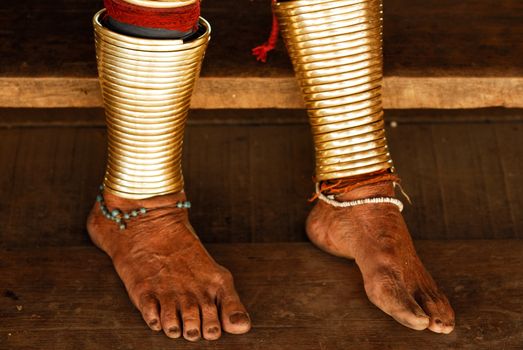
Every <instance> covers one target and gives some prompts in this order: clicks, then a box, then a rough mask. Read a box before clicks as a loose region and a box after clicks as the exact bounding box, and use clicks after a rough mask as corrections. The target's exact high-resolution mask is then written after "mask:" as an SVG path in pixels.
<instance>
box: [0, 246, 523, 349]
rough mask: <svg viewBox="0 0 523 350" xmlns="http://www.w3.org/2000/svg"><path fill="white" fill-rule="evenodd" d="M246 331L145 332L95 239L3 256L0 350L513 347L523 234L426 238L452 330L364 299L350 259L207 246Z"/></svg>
mask: <svg viewBox="0 0 523 350" xmlns="http://www.w3.org/2000/svg"><path fill="white" fill-rule="evenodd" d="M209 248H210V251H211V253H212V254H213V255H214V256H215V257H216V259H217V260H218V262H220V263H222V264H224V265H225V266H227V267H228V268H230V269H231V270H232V272H233V273H234V275H235V276H236V278H235V280H236V285H237V287H238V290H239V293H240V295H241V297H242V298H243V301H244V303H245V304H246V306H247V308H248V309H249V311H250V314H251V317H252V319H253V329H252V331H251V332H250V333H249V334H247V335H243V336H232V335H225V336H224V337H223V338H222V339H221V340H219V341H216V342H207V341H202V342H200V343H197V344H191V343H189V342H187V341H184V340H170V339H168V338H167V337H165V336H163V335H162V334H155V333H152V332H151V331H149V330H147V328H146V326H145V325H144V324H143V321H142V319H141V316H140V314H139V313H138V312H137V311H136V310H135V309H134V308H133V306H132V305H131V303H130V302H129V300H128V299H127V296H126V293H125V290H124V288H123V286H122V285H121V282H120V281H119V280H118V277H117V276H116V274H115V273H114V271H113V269H112V266H111V262H110V260H109V259H108V258H107V257H106V256H105V255H104V254H102V253H101V252H99V251H98V250H97V249H95V248H94V247H91V246H85V247H76V248H64V247H56V248H53V247H50V248H36V249H31V248H28V249H13V250H3V251H0V276H1V281H2V286H1V292H2V294H3V295H1V296H0V319H1V321H2V322H1V323H0V349H38V350H42V349H53V350H70V349H83V350H91V349H92V350H102V349H144V350H145V349H155V350H160V349H224V350H225V349H227V350H232V349H289V350H296V349H299V350H308V349H322V350H323V349H340V350H341V349H376V350H382V349H401V350H404V349H431V350H436V349H442V350H443V349H445V350H447V349H471V350H481V349H500V350H501V349H505V350H508V349H514V350H516V349H521V348H522V347H523V303H521V300H522V296H523V261H522V259H521V252H522V251H523V241H504V240H496V241H447V242H434V241H422V242H418V243H417V248H418V251H419V254H420V256H421V258H422V259H423V261H424V262H425V264H426V265H427V267H428V269H429V270H430V271H431V272H432V273H433V276H434V277H435V278H436V279H437V280H438V281H439V282H440V285H441V287H442V289H443V290H444V291H445V292H446V293H447V295H448V296H449V298H450V301H451V302H452V304H453V306H454V308H455V311H456V313H457V319H456V329H455V331H454V332H453V333H451V334H450V335H438V334H434V333H431V332H428V331H423V332H417V331H412V330H409V329H406V328H404V327H402V326H400V325H399V324H397V323H396V322H394V321H393V320H392V319H391V318H390V317H388V316H386V315H385V314H383V313H382V312H380V311H379V310H378V309H377V308H376V307H374V306H373V305H372V304H370V302H369V301H368V300H367V299H366V297H365V293H364V290H363V285H362V282H361V276H360V273H359V271H358V269H357V267H356V265H355V264H354V263H353V262H349V261H345V260H342V259H339V258H335V257H332V256H329V255H327V254H325V253H323V252H320V251H319V250H317V249H316V248H313V247H312V246H311V245H309V244H307V243H294V244H293V243H287V244H228V245H210V246H209Z"/></svg>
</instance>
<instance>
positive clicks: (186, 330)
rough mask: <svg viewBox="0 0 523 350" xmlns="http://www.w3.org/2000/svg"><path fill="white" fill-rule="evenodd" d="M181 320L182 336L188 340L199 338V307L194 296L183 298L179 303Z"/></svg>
mask: <svg viewBox="0 0 523 350" xmlns="http://www.w3.org/2000/svg"><path fill="white" fill-rule="evenodd" d="M180 313H181V316H182V322H183V337H184V338H185V339H187V340H189V341H197V340H198V339H200V334H201V332H200V309H199V307H198V304H197V303H196V298H192V297H189V298H183V300H182V301H181V303H180Z"/></svg>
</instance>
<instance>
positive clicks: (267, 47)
mask: <svg viewBox="0 0 523 350" xmlns="http://www.w3.org/2000/svg"><path fill="white" fill-rule="evenodd" d="M272 2H273V3H275V2H276V0H272ZM277 42H278V19H277V18H276V15H275V14H274V11H273V12H272V28H271V34H270V35H269V39H268V40H267V41H266V42H265V43H263V44H261V45H260V46H256V47H255V48H254V49H252V51H251V52H252V54H253V55H254V56H256V61H261V62H263V63H265V62H267V53H268V52H269V51H272V50H274V48H275V47H276V43H277Z"/></svg>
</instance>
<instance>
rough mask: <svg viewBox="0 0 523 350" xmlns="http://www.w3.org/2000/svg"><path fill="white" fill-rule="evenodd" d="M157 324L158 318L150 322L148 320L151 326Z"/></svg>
mask: <svg viewBox="0 0 523 350" xmlns="http://www.w3.org/2000/svg"><path fill="white" fill-rule="evenodd" d="M157 324H158V320H152V321H151V322H149V326H151V327H154V326H156V325H157Z"/></svg>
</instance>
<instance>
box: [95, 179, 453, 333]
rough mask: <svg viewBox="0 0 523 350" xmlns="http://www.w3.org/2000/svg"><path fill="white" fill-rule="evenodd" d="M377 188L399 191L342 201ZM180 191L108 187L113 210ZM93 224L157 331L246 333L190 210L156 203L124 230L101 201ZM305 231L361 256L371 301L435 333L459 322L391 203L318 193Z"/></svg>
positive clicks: (164, 200)
mask: <svg viewBox="0 0 523 350" xmlns="http://www.w3.org/2000/svg"><path fill="white" fill-rule="evenodd" d="M377 196H394V189H393V186H392V183H390V182H386V183H380V184H375V185H368V186H364V187H361V188H358V189H355V190H353V191H351V192H349V193H346V194H343V195H341V196H339V197H338V200H341V201H344V200H352V199H360V198H368V197H377ZM184 200H185V195H184V194H183V193H178V194H174V195H166V196H160V197H154V198H150V199H147V200H129V199H123V198H119V197H116V196H114V195H111V194H110V193H106V194H105V202H106V205H107V206H108V207H109V208H110V209H113V208H119V209H121V210H123V211H130V210H132V209H136V208H139V207H147V208H154V207H165V206H169V205H173V204H175V203H176V202H178V201H184ZM87 228H88V231H89V234H90V236H91V239H92V240H93V242H94V243H95V244H96V245H97V246H98V247H100V248H101V249H102V250H104V251H105V252H106V253H107V254H108V255H109V256H110V257H111V258H112V260H113V263H114V266H115V268H116V271H117V272H118V274H119V275H120V278H121V279H122V281H123V282H124V284H125V287H126V289H127V291H128V293H129V296H130V299H131V301H132V302H133V303H134V305H135V306H136V307H137V308H138V310H140V312H141V313H142V316H143V318H144V320H145V322H146V323H147V324H148V325H149V327H150V328H151V329H152V330H155V331H160V330H163V331H164V332H165V334H166V335H167V336H168V337H171V338H178V337H180V336H181V335H183V337H184V338H185V339H187V340H190V341H196V340H198V339H200V338H201V337H202V336H203V338H205V339H208V340H215V339H218V338H219V337H220V336H221V333H222V330H223V331H225V332H228V333H233V334H241V333H246V332H248V331H249V329H250V328H251V320H250V318H249V315H248V313H247V311H246V310H245V307H244V306H243V304H242V303H241V301H240V299H239V297H238V294H237V293H236V291H235V288H234V283H233V279H232V276H231V274H230V272H229V271H228V270H227V269H225V268H224V267H222V266H220V265H218V264H217V263H216V262H215V261H214V260H213V259H212V257H211V256H210V255H209V254H208V253H207V251H206V250H205V248H204V247H203V245H202V244H201V242H200V240H199V239H198V238H197V236H196V234H195V233H194V230H193V228H192V227H191V225H190V223H189V220H188V216H187V211H186V209H178V208H169V209H159V210H153V211H150V212H148V213H147V215H145V216H139V217H138V218H136V219H133V220H131V221H130V222H129V224H128V228H127V229H126V230H124V231H120V230H119V228H118V227H117V225H116V224H115V223H114V222H112V221H110V220H107V219H106V218H105V217H104V216H102V214H101V211H100V208H99V206H98V203H96V204H95V206H94V207H93V209H92V211H91V214H90V215H89V218H88V223H87ZM307 234H308V236H309V238H310V240H311V241H312V242H313V243H314V244H315V245H317V246H318V247H319V248H321V249H323V250H324V251H326V252H328V253H330V254H333V255H336V256H340V257H344V258H348V259H355V261H356V263H357V264H358V266H359V267H360V270H361V272H362V275H363V279H364V284H365V290H366V292H367V295H368V297H369V299H370V301H371V302H372V303H374V304H375V305H376V306H377V307H379V308H380V309H381V310H383V311H384V312H385V313H387V314H389V315H391V316H392V317H393V318H394V319H396V320H397V321H398V322H399V323H401V324H403V325H405V326H407V327H410V328H412V329H417V330H422V329H426V328H428V329H430V330H432V331H434V332H437V333H450V332H451V331H452V330H453V328H454V311H453V310H452V307H451V306H450V304H449V302H448V300H447V298H446V297H445V295H444V294H443V293H442V292H441V291H440V290H439V288H438V287H437V285H436V283H435V282H434V280H433V279H432V277H431V276H430V275H429V273H428V272H427V271H426V269H425V268H424V267H423V265H422V263H421V261H420V260H419V258H418V256H417V254H416V252H415V250H414V246H413V243H412V240H411V238H410V235H409V232H408V230H407V227H406V225H405V222H404V220H403V217H402V216H401V213H400V212H399V210H398V208H397V207H396V206H395V205H392V204H386V203H383V204H368V205H361V206H356V207H352V208H334V207H332V206H330V205H328V204H326V203H324V202H321V201H318V202H317V203H316V205H315V207H314V208H313V209H312V211H311V213H310V214H309V217H308V219H307Z"/></svg>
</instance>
